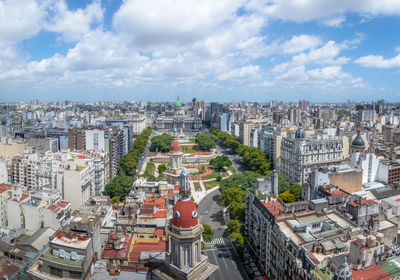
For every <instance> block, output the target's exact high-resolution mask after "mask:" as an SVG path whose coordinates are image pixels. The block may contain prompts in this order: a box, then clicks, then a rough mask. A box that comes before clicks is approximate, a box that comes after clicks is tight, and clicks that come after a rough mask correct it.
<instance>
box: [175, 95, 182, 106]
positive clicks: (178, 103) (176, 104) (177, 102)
mask: <svg viewBox="0 0 400 280" xmlns="http://www.w3.org/2000/svg"><path fill="white" fill-rule="evenodd" d="M175 106H176V107H181V106H182V102H181V101H180V100H179V97H178V99H176V101H175Z"/></svg>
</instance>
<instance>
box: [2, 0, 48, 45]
mask: <svg viewBox="0 0 400 280" xmlns="http://www.w3.org/2000/svg"><path fill="white" fill-rule="evenodd" d="M43 17H44V12H43V11H42V9H41V8H40V7H39V5H38V4H37V2H36V1H34V0H18V1H15V0H0V42H2V43H18V42H20V41H22V40H24V39H27V38H30V37H32V36H34V35H35V34H37V33H38V32H39V31H40V29H41V25H42V21H43Z"/></svg>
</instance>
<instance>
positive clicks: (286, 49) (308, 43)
mask: <svg viewBox="0 0 400 280" xmlns="http://www.w3.org/2000/svg"><path fill="white" fill-rule="evenodd" d="M321 43H322V42H321V39H320V38H319V37H317V36H313V35H305V34H302V35H298V36H293V37H292V38H291V39H290V40H289V41H286V42H284V43H283V44H282V45H281V46H280V49H282V52H283V53H288V54H293V53H298V52H302V51H304V50H307V49H311V48H315V47H317V46H319V45H320V44H321Z"/></svg>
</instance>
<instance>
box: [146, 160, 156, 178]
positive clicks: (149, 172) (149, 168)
mask: <svg viewBox="0 0 400 280" xmlns="http://www.w3.org/2000/svg"><path fill="white" fill-rule="evenodd" d="M154 171H155V165H154V163H153V162H151V161H150V162H149V163H147V165H146V169H145V171H144V175H145V176H146V177H147V176H149V175H153V176H154Z"/></svg>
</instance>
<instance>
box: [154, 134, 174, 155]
mask: <svg viewBox="0 0 400 280" xmlns="http://www.w3.org/2000/svg"><path fill="white" fill-rule="evenodd" d="M173 140H174V138H173V137H172V136H171V135H169V134H167V133H163V134H161V135H157V136H154V137H153V138H152V139H151V146H150V150H151V151H158V152H169V150H170V149H171V143H172V141H173Z"/></svg>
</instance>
